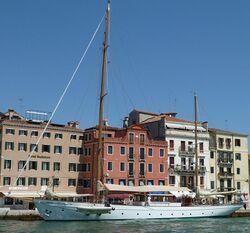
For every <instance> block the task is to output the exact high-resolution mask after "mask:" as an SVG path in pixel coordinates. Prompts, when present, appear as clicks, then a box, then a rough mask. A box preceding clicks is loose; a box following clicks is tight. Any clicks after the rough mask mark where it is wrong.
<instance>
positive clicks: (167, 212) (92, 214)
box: [34, 2, 242, 221]
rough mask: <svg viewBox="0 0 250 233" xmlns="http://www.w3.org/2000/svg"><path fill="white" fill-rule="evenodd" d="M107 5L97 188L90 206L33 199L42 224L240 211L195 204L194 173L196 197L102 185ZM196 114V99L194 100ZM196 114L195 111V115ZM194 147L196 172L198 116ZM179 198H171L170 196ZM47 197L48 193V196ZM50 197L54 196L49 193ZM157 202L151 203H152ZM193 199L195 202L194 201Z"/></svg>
mask: <svg viewBox="0 0 250 233" xmlns="http://www.w3.org/2000/svg"><path fill="white" fill-rule="evenodd" d="M109 15H110V3H109V2H108V7H107V10H106V31H105V39H104V45H103V64H102V79H101V92H100V106H99V127H98V130H99V138H98V150H97V153H98V156H97V163H98V171H97V180H98V182H97V188H96V193H95V198H94V199H93V202H74V201H71V202H69V201H59V200H53V198H52V199H48V198H46V199H35V200H34V203H35V205H36V208H37V209H38V211H39V213H40V215H41V217H42V218H43V219H44V220H61V221H65V220H125V219H167V218H190V217H191V218H196V217H219V216H228V215H230V214H232V213H233V212H235V211H236V210H238V209H240V208H241V207H242V205H241V204H230V205H229V204H228V205H205V203H204V202H203V201H201V202H200V203H198V200H199V190H198V178H197V177H198V172H196V190H195V191H196V192H195V193H196V194H195V193H193V192H192V191H191V190H189V189H188V188H185V187H182V188H178V187H172V186H165V185H164V186H156V185H145V186H121V185H115V184H106V183H104V182H103V179H102V176H101V171H102V163H101V161H102V156H103V155H102V154H103V151H102V150H103V149H102V148H103V147H102V145H103V106H104V96H105V93H104V83H105V78H106V63H107V61H106V53H107V49H108V29H109ZM195 110H196V96H195ZM196 112H197V111H196ZM195 146H196V163H195V169H196V171H198V167H197V161H198V150H197V115H195ZM108 192H116V193H117V192H118V193H119V195H121V194H128V195H129V196H128V198H127V199H126V200H127V202H122V203H119V204H110V203H108V202H107V193H108ZM174 192H175V193H178V194H179V195H173V193H174ZM47 193H48V192H47ZM49 194H50V195H49V196H50V197H53V192H50V193H49ZM152 198H153V199H155V200H159V201H154V202H151V199H152ZM194 198H195V200H196V201H195V202H194V201H193V200H194ZM169 200H172V201H169Z"/></svg>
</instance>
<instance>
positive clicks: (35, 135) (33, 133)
mask: <svg viewBox="0 0 250 233" xmlns="http://www.w3.org/2000/svg"><path fill="white" fill-rule="evenodd" d="M30 136H31V137H37V136H38V131H31V133H30Z"/></svg>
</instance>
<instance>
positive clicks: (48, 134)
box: [43, 132, 51, 138]
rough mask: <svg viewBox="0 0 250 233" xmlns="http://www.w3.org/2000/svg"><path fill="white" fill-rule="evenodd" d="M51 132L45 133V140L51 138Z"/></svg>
mask: <svg viewBox="0 0 250 233" xmlns="http://www.w3.org/2000/svg"><path fill="white" fill-rule="evenodd" d="M50 135H51V134H50V132H44V133H43V138H50Z"/></svg>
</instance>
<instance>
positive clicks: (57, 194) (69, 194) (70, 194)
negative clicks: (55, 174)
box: [51, 192, 94, 198]
mask: <svg viewBox="0 0 250 233" xmlns="http://www.w3.org/2000/svg"><path fill="white" fill-rule="evenodd" d="M51 194H52V196H53V197H61V198H66V197H92V196H94V195H93V194H78V193H75V192H53V193H51Z"/></svg>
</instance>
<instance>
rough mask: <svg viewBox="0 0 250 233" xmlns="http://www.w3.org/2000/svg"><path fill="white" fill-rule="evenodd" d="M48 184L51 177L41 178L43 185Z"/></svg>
mask: <svg viewBox="0 0 250 233" xmlns="http://www.w3.org/2000/svg"><path fill="white" fill-rule="evenodd" d="M48 184H49V178H41V186H43V185H48Z"/></svg>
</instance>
